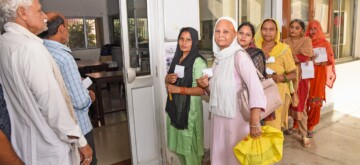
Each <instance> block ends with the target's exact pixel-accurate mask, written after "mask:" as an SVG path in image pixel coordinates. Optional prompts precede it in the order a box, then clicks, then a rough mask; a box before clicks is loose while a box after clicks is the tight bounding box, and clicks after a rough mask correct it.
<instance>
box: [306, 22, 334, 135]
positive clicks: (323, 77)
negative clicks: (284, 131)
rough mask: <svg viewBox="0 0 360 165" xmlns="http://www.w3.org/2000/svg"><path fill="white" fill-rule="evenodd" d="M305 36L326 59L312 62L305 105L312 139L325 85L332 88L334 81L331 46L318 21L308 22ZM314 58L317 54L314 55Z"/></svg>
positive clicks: (317, 121)
mask: <svg viewBox="0 0 360 165" xmlns="http://www.w3.org/2000/svg"><path fill="white" fill-rule="evenodd" d="M305 36H309V37H310V38H311V40H312V45H313V48H325V49H326V54H327V59H328V61H326V62H318V63H317V62H314V69H315V75H314V76H315V77H314V78H313V79H310V91H309V98H308V105H307V114H308V124H307V127H308V137H309V138H312V137H313V133H314V132H313V130H314V127H315V126H316V125H317V124H318V123H319V121H320V109H321V107H322V105H323V101H325V100H326V99H325V85H327V86H328V87H329V88H332V86H333V84H334V81H335V79H336V74H335V66H334V64H335V60H334V52H333V50H332V47H331V44H330V43H329V41H327V40H326V37H325V34H324V32H323V30H322V28H321V25H320V23H319V21H317V20H312V21H310V22H309V25H308V27H307V30H306V33H305ZM314 56H315V58H316V56H317V54H316V53H315V54H314Z"/></svg>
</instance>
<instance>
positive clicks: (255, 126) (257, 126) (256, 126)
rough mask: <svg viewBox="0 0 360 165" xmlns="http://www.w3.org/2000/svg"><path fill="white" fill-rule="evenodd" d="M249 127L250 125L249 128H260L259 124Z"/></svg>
mask: <svg viewBox="0 0 360 165" xmlns="http://www.w3.org/2000/svg"><path fill="white" fill-rule="evenodd" d="M249 125H250V128H260V127H261V125H260V124H258V125H251V124H249Z"/></svg>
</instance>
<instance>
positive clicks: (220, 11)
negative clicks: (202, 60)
mask: <svg viewBox="0 0 360 165" xmlns="http://www.w3.org/2000/svg"><path fill="white" fill-rule="evenodd" d="M199 3H200V36H201V40H200V41H199V49H200V50H205V51H212V35H213V29H214V25H215V22H216V20H217V19H218V18H220V17H222V16H225V15H226V16H230V17H232V18H234V19H236V12H235V11H236V1H234V0H222V1H219V0H200V2H199ZM205 56H206V54H205Z"/></svg>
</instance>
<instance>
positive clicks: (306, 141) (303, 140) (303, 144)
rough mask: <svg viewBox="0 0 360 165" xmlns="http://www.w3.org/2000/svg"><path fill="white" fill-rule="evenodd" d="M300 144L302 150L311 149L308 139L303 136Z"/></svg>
mask: <svg viewBox="0 0 360 165" xmlns="http://www.w3.org/2000/svg"><path fill="white" fill-rule="evenodd" d="M301 144H302V146H303V147H304V148H309V147H311V142H310V139H309V138H307V137H306V136H304V137H303V138H302V142H301Z"/></svg>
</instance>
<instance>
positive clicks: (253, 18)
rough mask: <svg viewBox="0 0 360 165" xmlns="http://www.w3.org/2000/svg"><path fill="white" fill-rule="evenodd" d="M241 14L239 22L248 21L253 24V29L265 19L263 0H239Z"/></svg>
mask: <svg viewBox="0 0 360 165" xmlns="http://www.w3.org/2000/svg"><path fill="white" fill-rule="evenodd" d="M239 3H240V6H241V14H240V20H239V22H245V21H249V22H251V23H252V24H253V25H254V26H255V30H257V29H258V26H259V25H260V24H261V22H262V21H263V20H264V19H265V16H264V15H265V6H266V5H265V0H255V1H254V0H241V1H240V2H239ZM259 13H260V14H259Z"/></svg>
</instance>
